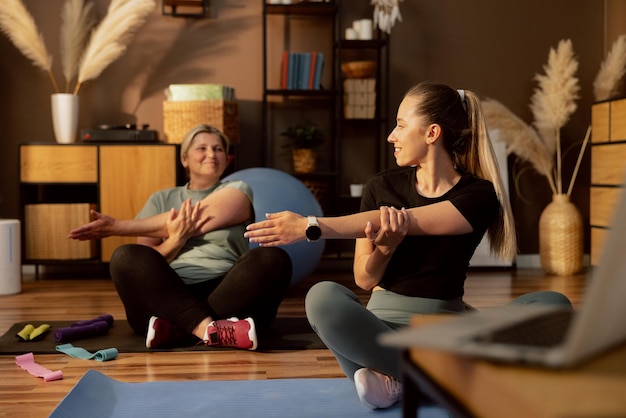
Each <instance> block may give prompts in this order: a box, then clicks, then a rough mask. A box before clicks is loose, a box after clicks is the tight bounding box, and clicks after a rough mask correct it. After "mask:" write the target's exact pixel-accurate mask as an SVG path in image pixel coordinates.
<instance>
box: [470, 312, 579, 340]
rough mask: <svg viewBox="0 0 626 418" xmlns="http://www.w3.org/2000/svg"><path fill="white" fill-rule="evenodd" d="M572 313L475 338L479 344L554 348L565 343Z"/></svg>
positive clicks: (536, 319) (533, 319)
mask: <svg viewBox="0 0 626 418" xmlns="http://www.w3.org/2000/svg"><path fill="white" fill-rule="evenodd" d="M572 318H573V312H572V311H555V312H550V313H548V314H546V315H542V316H538V317H534V318H530V319H527V320H525V321H522V322H518V323H516V324H513V325H510V326H508V327H507V328H501V329H498V330H494V331H491V332H489V333H488V334H483V335H479V336H476V337H475V341H477V342H483V343H485V342H489V343H498V344H515V345H528V346H537V347H552V346H555V345H558V344H560V343H562V342H563V340H564V339H565V335H566V334H567V330H568V329H569V324H570V321H571V319H572Z"/></svg>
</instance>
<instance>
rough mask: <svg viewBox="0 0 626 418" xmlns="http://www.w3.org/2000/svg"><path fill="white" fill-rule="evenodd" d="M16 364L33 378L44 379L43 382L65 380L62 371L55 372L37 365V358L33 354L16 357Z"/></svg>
mask: <svg viewBox="0 0 626 418" xmlns="http://www.w3.org/2000/svg"><path fill="white" fill-rule="evenodd" d="M15 364H17V365H18V366H20V367H21V368H22V369H24V370H26V371H27V372H28V373H30V374H32V375H33V376H36V377H43V380H44V381H45V382H51V381H53V380H60V379H63V372H62V371H61V370H57V371H56V372H53V371H51V370H48V369H46V368H45V367H43V366H40V365H39V364H37V363H35V356H34V355H33V353H26V354H22V355H20V356H16V357H15Z"/></svg>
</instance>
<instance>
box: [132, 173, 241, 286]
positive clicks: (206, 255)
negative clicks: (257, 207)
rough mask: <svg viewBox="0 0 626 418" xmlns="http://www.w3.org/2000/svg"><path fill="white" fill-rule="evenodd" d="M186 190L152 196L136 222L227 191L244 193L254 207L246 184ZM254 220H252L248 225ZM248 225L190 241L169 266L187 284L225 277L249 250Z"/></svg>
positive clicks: (162, 192) (220, 230)
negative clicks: (245, 234) (186, 201)
mask: <svg viewBox="0 0 626 418" xmlns="http://www.w3.org/2000/svg"><path fill="white" fill-rule="evenodd" d="M187 186H188V185H184V186H179V187H174V188H171V189H166V190H161V191H158V192H155V193H153V194H152V196H150V198H149V199H148V201H147V202H146V204H145V205H144V207H143V209H141V211H140V212H139V213H138V214H137V216H136V218H137V219H140V218H148V217H150V216H153V215H157V214H159V213H163V212H167V211H169V210H171V209H172V208H175V209H179V208H180V206H181V205H182V203H183V202H184V201H185V200H187V199H191V202H192V204H195V203H196V202H198V201H200V200H202V199H203V198H205V197H206V196H208V195H209V194H211V193H213V192H215V191H217V190H220V189H222V188H224V187H232V188H234V189H237V190H241V191H242V192H243V193H245V194H246V196H248V198H249V199H250V205H252V198H253V195H252V189H251V188H250V186H249V185H248V184H246V183H244V182H243V181H239V180H237V181H226V182H223V183H220V184H218V185H216V186H215V187H212V188H210V189H207V190H189V189H188V188H187ZM209 211H210V209H209ZM252 220H253V219H252V218H251V219H250V220H249V222H251V221H252ZM246 225H247V222H246V223H243V224H238V225H233V226H230V227H228V228H223V229H219V230H217V231H212V232H209V233H206V234H204V235H199V236H196V237H193V238H190V239H189V240H187V242H186V243H185V245H184V246H183V248H182V249H181V250H180V252H179V253H178V255H177V256H176V258H175V259H174V260H173V261H172V262H171V263H170V266H171V267H172V268H173V269H174V270H175V271H176V273H177V274H178V275H179V276H180V278H181V279H183V281H184V282H185V283H186V284H194V283H200V282H204V281H207V280H211V279H215V278H218V277H222V276H224V275H225V274H226V272H228V270H230V268H231V267H232V266H233V264H234V263H235V261H237V259H239V257H240V256H241V255H242V254H243V253H245V252H246V251H248V249H249V244H248V240H247V239H246V238H244V236H243V234H244V232H245V229H246Z"/></svg>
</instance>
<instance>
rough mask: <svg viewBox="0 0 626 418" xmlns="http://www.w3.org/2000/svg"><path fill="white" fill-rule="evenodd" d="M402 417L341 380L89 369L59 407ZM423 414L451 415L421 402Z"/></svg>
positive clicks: (77, 412)
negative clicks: (164, 377) (151, 376)
mask: <svg viewBox="0 0 626 418" xmlns="http://www.w3.org/2000/svg"><path fill="white" fill-rule="evenodd" d="M207 416H208V417H220V418H221V417H229V418H230V417H237V418H243V417H257V418H258V417H272V418H278V417H290V418H291V417H297V418H306V417H324V418H327V417H342V418H346V417H367V416H377V417H385V418H388V417H401V416H402V409H401V406H400V405H399V404H398V405H395V406H394V407H392V408H389V409H386V410H375V411H372V410H370V409H368V408H366V407H365V406H363V405H362V404H361V402H360V401H359V399H358V397H357V395H356V391H355V389H354V384H353V383H352V382H351V381H350V380H349V379H346V378H343V379H272V380H229V381H184V382H179V381H175V382H146V383H125V382H119V381H117V380H114V379H111V378H109V377H108V376H106V375H104V374H102V373H100V372H98V371H95V370H89V371H87V373H85V375H84V376H83V377H82V378H81V379H80V380H79V381H78V383H76V385H75V386H74V387H73V388H72V390H71V391H70V392H69V393H68V394H67V396H66V397H65V398H64V399H63V400H62V401H61V403H60V404H59V405H58V406H57V407H56V408H55V410H54V411H53V412H52V414H51V415H50V417H51V418H61V417H70V418H75V417H90V418H100V417H116V418H119V417H176V418H184V417H193V418H198V417H207ZM419 417H420V418H444V417H448V415H447V414H446V413H445V411H444V410H443V409H441V408H438V407H430V406H429V407H422V408H420V411H419Z"/></svg>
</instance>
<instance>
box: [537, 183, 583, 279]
mask: <svg viewBox="0 0 626 418" xmlns="http://www.w3.org/2000/svg"><path fill="white" fill-rule="evenodd" d="M539 255H540V257H541V266H542V267H543V269H544V271H545V272H546V273H549V274H556V275H559V276H565V275H569V274H574V273H577V272H578V271H580V269H581V268H582V264H583V220H582V216H581V215H580V212H579V211H578V209H577V208H576V206H575V205H574V204H573V203H572V202H570V200H569V196H568V195H566V194H555V195H553V196H552V202H550V203H549V204H548V206H546V208H545V209H544V210H543V212H542V213H541V217H540V218H539Z"/></svg>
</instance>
